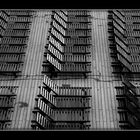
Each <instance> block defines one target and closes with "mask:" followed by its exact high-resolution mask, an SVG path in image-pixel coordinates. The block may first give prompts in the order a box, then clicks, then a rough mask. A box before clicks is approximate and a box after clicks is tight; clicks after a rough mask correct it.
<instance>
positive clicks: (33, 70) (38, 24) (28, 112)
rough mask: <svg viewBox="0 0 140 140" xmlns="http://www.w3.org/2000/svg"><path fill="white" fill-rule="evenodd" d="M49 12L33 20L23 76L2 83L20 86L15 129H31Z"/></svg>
mask: <svg viewBox="0 0 140 140" xmlns="http://www.w3.org/2000/svg"><path fill="white" fill-rule="evenodd" d="M48 14H49V11H46V12H45V11H38V12H36V14H35V16H34V18H33V19H32V24H31V30H30V35H29V41H28V44H27V50H26V53H25V60H24V64H23V70H22V75H23V76H21V77H19V79H17V80H15V81H0V84H1V86H4V85H6V86H11V85H14V86H19V87H18V89H17V91H16V95H17V98H16V103H15V109H14V114H13V118H12V126H11V128H13V129H18V128H21V129H25V128H26V129H28V128H31V123H30V121H31V119H32V110H33V107H34V103H35V97H36V95H37V94H38V93H39V89H38V86H40V84H41V83H42V81H43V77H41V76H39V75H41V71H42V62H43V53H44V50H45V44H46V39H47V35H48V34H47V32H48V31H47V30H48V27H49V26H48V25H49V22H48V21H49V19H50V18H49V16H47V15H48ZM22 105H25V106H22Z"/></svg>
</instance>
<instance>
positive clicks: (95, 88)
mask: <svg viewBox="0 0 140 140" xmlns="http://www.w3.org/2000/svg"><path fill="white" fill-rule="evenodd" d="M91 15H92V19H91V20H92V44H93V46H92V47H91V63H92V73H91V75H92V76H89V78H88V79H67V80H55V83H57V84H59V85H62V84H64V83H65V84H70V86H79V87H81V86H83V87H84V86H85V87H92V90H91V94H92V97H91V102H90V105H91V113H90V120H91V129H118V128H119V127H118V113H117V101H116V97H115V96H116V90H115V88H114V87H115V86H116V85H120V84H121V82H120V81H115V78H114V77H113V75H112V74H111V72H112V68H111V65H110V64H111V58H110V55H109V45H108V40H107V39H108V33H107V28H108V27H107V12H106V11H92V12H91Z"/></svg>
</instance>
